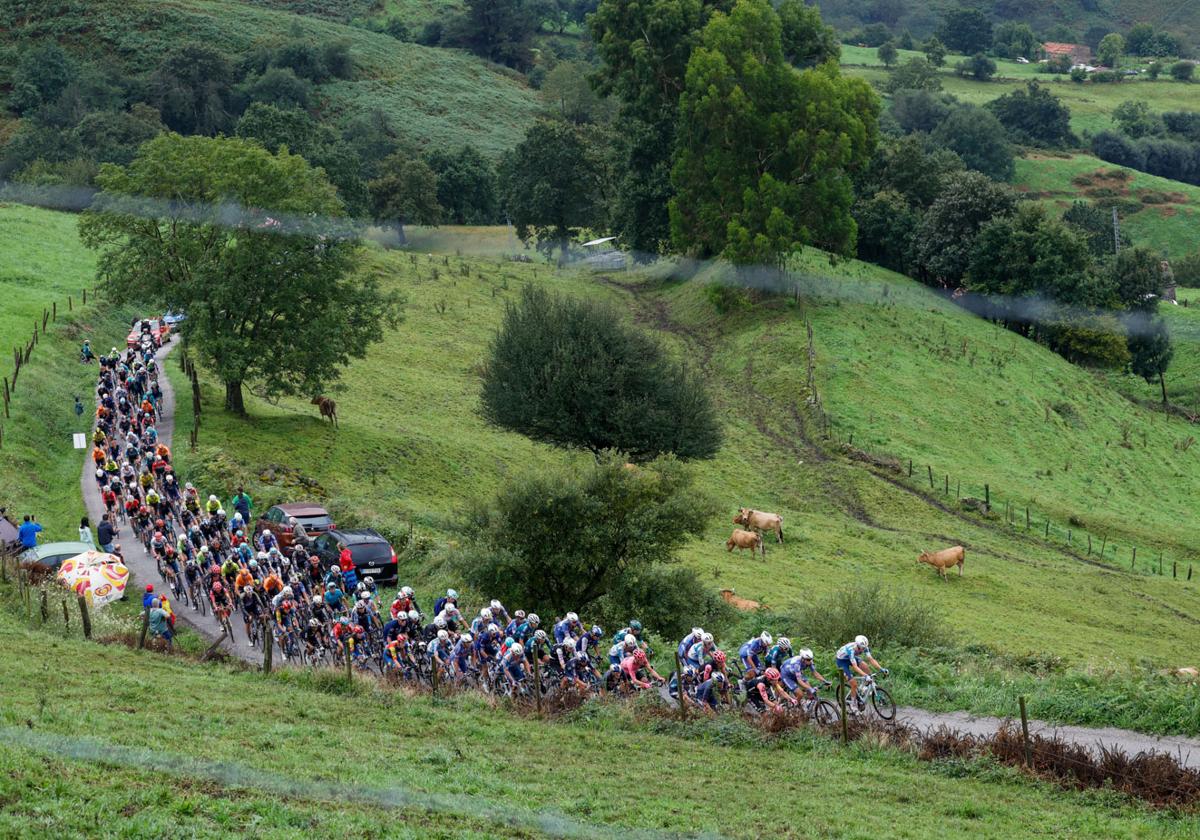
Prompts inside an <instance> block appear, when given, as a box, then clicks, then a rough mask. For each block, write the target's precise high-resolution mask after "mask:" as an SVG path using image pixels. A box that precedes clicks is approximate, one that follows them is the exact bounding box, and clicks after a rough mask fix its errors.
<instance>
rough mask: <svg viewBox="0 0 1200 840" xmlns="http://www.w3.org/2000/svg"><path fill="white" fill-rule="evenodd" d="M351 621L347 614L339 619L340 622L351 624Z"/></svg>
mask: <svg viewBox="0 0 1200 840" xmlns="http://www.w3.org/2000/svg"><path fill="white" fill-rule="evenodd" d="M349 623H350V619H349V618H347V617H346V616H342V617H341V618H339V619H338V624H349Z"/></svg>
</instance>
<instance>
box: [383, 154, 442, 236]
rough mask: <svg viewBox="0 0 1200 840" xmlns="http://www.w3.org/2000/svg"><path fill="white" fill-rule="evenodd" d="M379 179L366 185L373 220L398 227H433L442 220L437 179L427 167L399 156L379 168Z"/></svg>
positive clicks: (390, 158) (416, 160) (388, 160)
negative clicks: (391, 222)
mask: <svg viewBox="0 0 1200 840" xmlns="http://www.w3.org/2000/svg"><path fill="white" fill-rule="evenodd" d="M380 168H381V170H382V171H381V173H380V175H379V177H378V178H376V179H375V180H374V181H371V183H369V184H368V185H367V187H368V189H370V191H371V205H372V210H373V212H374V214H375V218H376V219H380V220H383V221H389V222H390V221H395V222H398V223H399V224H401V225H406V224H407V225H436V224H439V223H440V222H441V220H442V207H441V205H440V204H438V183H437V175H435V174H434V172H433V170H432V169H431V168H430V167H429V164H428V163H426V162H425V161H424V160H422V159H421V158H418V157H409V156H408V155H405V154H403V153H401V152H397V153H396V154H394V155H391V156H390V157H388V158H387V159H386V160H385V161H384V162H383V163H382V164H381V166H380Z"/></svg>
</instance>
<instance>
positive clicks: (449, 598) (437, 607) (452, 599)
mask: <svg viewBox="0 0 1200 840" xmlns="http://www.w3.org/2000/svg"><path fill="white" fill-rule="evenodd" d="M447 603H452V604H454V605H455V606H458V593H457V592H455V591H454V590H453V589H447V590H446V595H445V597H442V598H438V599H437V600H436V601H435V602H434V604H433V614H434V615H438V614H439V613H441V611H442V610H444V609H445V608H446V604H447Z"/></svg>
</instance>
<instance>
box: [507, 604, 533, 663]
mask: <svg viewBox="0 0 1200 840" xmlns="http://www.w3.org/2000/svg"><path fill="white" fill-rule="evenodd" d="M524 623H525V610H517V611H516V612H515V613H513V617H512V621H510V622H508V624H506V625H505V626H504V635H505V636H512V637H513V638H514V639H515V638H516V637H517V630H518V629H519V628H520V626H521V625H522V624H524ZM526 653H528V651H526Z"/></svg>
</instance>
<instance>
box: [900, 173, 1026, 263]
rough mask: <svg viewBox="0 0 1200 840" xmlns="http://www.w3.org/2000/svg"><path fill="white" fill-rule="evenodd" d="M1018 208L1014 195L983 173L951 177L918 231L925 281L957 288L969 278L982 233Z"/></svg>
mask: <svg viewBox="0 0 1200 840" xmlns="http://www.w3.org/2000/svg"><path fill="white" fill-rule="evenodd" d="M1016 207H1017V197H1016V195H1015V194H1014V193H1013V191H1012V190H1011V189H1009V188H1008V187H1007V186H1005V185H1004V184H998V183H996V182H995V181H993V180H992V179H991V178H989V177H987V176H986V175H984V174H982V173H979V172H959V173H956V174H953V175H949V176H948V177H947V178H946V183H945V186H944V187H943V189H942V193H941V195H940V196H938V199H937V200H936V201H935V202H933V205H932V206H931V207H930V208H929V210H928V212H926V214H925V216H924V218H923V219H922V220H921V226H920V228H918V230H917V236H916V262H917V265H918V266H919V270H920V274H921V277H922V279H923V280H925V281H926V282H928V283H930V284H931V285H937V286H957V285H958V284H959V283H960V282H961V281H962V278H963V275H965V274H966V271H967V267H968V265H969V263H970V260H971V254H972V249H973V246H974V242H975V236H976V234H978V233H979V229H980V228H981V227H982V226H983V225H984V223H986V222H987V221H989V220H990V219H992V218H994V217H996V216H1006V215H1010V214H1012V213H1013V212H1014V211H1015V210H1016Z"/></svg>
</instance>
